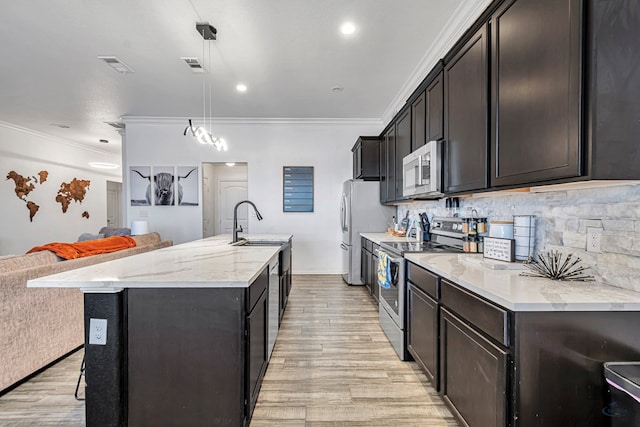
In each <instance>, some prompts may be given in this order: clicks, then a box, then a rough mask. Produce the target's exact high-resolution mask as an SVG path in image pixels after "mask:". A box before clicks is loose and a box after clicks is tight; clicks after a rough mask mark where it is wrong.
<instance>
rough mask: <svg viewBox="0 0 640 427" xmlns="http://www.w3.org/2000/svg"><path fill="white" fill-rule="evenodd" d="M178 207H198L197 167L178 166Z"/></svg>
mask: <svg viewBox="0 0 640 427" xmlns="http://www.w3.org/2000/svg"><path fill="white" fill-rule="evenodd" d="M177 170H178V173H177V176H178V185H177V190H178V193H177V194H178V206H198V167H197V166H178V168H177Z"/></svg>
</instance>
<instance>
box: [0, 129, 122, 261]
mask: <svg viewBox="0 0 640 427" xmlns="http://www.w3.org/2000/svg"><path fill="white" fill-rule="evenodd" d="M90 161H95V162H109V163H116V164H119V163H120V156H119V155H113V154H109V153H107V152H104V151H102V150H90V149H87V148H82V147H81V146H79V145H77V144H73V143H71V142H68V141H63V140H60V139H56V138H51V137H48V136H46V135H42V134H39V133H36V132H32V131H29V130H26V129H22V128H19V127H16V126H13V125H11V124H8V123H2V122H0V172H1V173H2V179H1V180H0V200H1V203H0V205H1V206H2V222H1V225H0V255H8V254H22V253H24V252H26V251H27V250H29V249H30V248H32V247H34V246H37V245H42V244H45V243H49V242H54V241H59V242H74V241H76V239H77V238H78V236H79V235H80V234H82V233H97V232H98V231H99V230H100V228H101V227H103V226H105V225H106V222H107V208H106V206H107V192H106V182H107V180H110V181H120V179H121V177H120V169H116V170H115V172H111V173H103V172H101V171H99V170H98V169H92V168H90V167H89V166H88V162H90ZM41 170H46V171H47V172H49V176H48V178H47V180H46V181H45V182H44V183H43V184H34V185H35V187H36V188H35V189H34V190H33V191H32V192H31V193H30V194H29V195H28V196H27V199H28V200H31V201H33V202H34V203H36V204H38V205H39V206H40V209H39V211H38V212H37V214H36V215H35V216H34V218H33V222H30V221H29V211H28V210H27V208H26V203H25V202H23V201H21V200H20V199H18V197H16V193H15V191H14V189H15V185H14V182H13V180H7V179H5V178H6V177H7V174H8V173H9V172H10V171H15V172H17V173H18V174H20V175H23V176H25V177H26V176H32V175H36V176H37V174H38V172H39V171H41ZM73 178H78V179H88V180H90V181H91V184H90V186H89V189H88V191H87V194H86V196H85V199H84V201H83V202H82V203H81V204H80V203H76V202H72V203H71V205H70V206H69V209H68V210H67V212H66V213H64V214H63V213H62V209H61V206H60V204H59V203H58V202H56V200H55V198H56V195H57V192H58V189H59V188H60V183H62V182H70V181H71V180H73ZM84 211H87V212H88V213H89V218H88V219H85V218H83V217H82V216H81V215H82V212H84Z"/></svg>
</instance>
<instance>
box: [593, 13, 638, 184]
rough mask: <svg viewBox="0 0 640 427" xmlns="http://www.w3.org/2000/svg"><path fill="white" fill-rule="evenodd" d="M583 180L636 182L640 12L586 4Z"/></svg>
mask: <svg viewBox="0 0 640 427" xmlns="http://www.w3.org/2000/svg"><path fill="white" fill-rule="evenodd" d="M587 5H588V9H587V13H586V14H587V16H588V17H590V19H589V20H588V21H587V23H586V26H587V34H588V37H587V40H586V43H587V46H586V48H585V52H591V55H589V56H587V64H586V70H587V75H588V77H589V79H588V84H587V85H586V96H585V98H586V100H587V105H588V106H589V110H588V114H587V115H586V117H585V121H586V123H587V126H586V127H587V129H588V131H587V138H586V139H587V141H586V144H585V146H586V150H587V156H586V157H587V159H588V161H587V164H586V169H587V172H586V174H587V177H588V179H640V166H639V165H640V54H639V53H638V40H640V8H638V2H637V1H634V0H631V1H622V0H618V1H596V0H590V1H588V2H587Z"/></svg>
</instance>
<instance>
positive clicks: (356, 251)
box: [340, 179, 396, 285]
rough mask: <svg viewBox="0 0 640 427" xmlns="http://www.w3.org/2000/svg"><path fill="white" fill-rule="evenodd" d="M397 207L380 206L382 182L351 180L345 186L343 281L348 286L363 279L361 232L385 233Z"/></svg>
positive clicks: (342, 199) (341, 219)
mask: <svg viewBox="0 0 640 427" xmlns="http://www.w3.org/2000/svg"><path fill="white" fill-rule="evenodd" d="M395 213H396V208H395V207H393V206H383V205H381V204H380V183H379V182H376V181H362V180H357V179H350V180H347V181H345V182H344V184H343V185H342V197H341V199H340V227H341V229H342V244H341V245H340V248H341V249H342V251H341V252H342V278H343V279H344V281H345V282H347V284H349V285H362V284H363V283H362V280H360V233H365V232H383V231H386V230H387V226H388V225H389V224H390V223H391V219H392V217H393V215H395Z"/></svg>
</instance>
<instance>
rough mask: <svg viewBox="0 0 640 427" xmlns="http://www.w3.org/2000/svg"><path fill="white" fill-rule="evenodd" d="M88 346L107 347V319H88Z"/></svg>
mask: <svg viewBox="0 0 640 427" xmlns="http://www.w3.org/2000/svg"><path fill="white" fill-rule="evenodd" d="M89 344H96V345H107V319H89Z"/></svg>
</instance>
